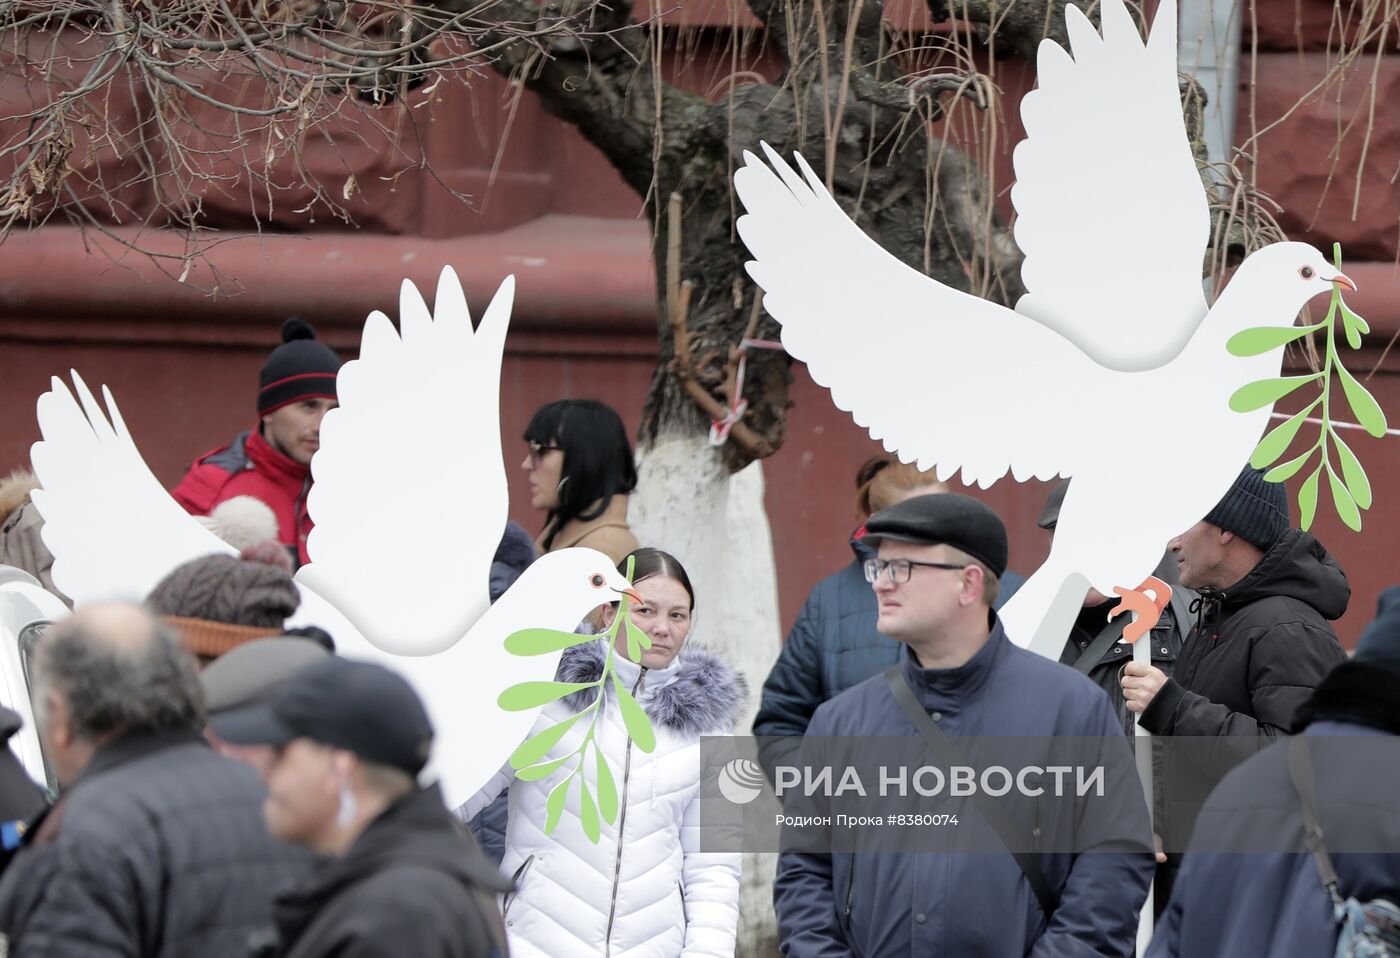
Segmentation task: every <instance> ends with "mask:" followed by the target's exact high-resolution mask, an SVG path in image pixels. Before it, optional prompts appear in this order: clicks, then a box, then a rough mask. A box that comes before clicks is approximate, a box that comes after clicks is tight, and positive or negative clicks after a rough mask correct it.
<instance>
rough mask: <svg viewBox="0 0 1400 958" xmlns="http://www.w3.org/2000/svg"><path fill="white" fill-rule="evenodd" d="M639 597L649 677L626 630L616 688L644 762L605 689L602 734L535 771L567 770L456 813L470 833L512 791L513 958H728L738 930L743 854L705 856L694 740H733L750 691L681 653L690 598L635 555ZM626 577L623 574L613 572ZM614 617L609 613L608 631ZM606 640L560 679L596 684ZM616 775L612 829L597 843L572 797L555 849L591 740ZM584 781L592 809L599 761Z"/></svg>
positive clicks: (649, 559)
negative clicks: (634, 712)
mask: <svg viewBox="0 0 1400 958" xmlns="http://www.w3.org/2000/svg"><path fill="white" fill-rule="evenodd" d="M629 558H633V559H635V567H634V569H633V588H634V589H635V590H636V591H637V592H638V593H639V594H640V595H641V597H642V598H643V599H644V600H645V602H644V603H639V604H634V607H633V608H632V609H631V617H632V621H633V623H634V624H635V625H637V626H638V627H639V628H640V629H642V630H643V631H644V632H645V633H646V635H647V637H648V638H649V639H650V640H651V648H649V649H645V650H643V651H642V656H641V663H640V664H638V663H636V662H633V661H632V660H630V659H629V658H628V657H627V638H626V636H627V630H626V629H625V628H623V629H619V630H618V640H617V643H616V655H615V656H614V658H613V661H614V664H615V669H616V672H617V677H618V679H620V680H621V682H622V684H623V685H624V686H625V687H626V688H627V689H628V691H629V692H631V694H632V696H633V697H634V698H635V699H636V700H637V702H638V703H639V704H640V705H641V706H642V708H643V710H645V712H646V713H647V715H648V717H649V718H650V719H651V724H652V728H653V729H654V731H655V737H656V745H655V748H654V749H652V751H650V752H645V751H643V750H642V749H641V748H639V747H638V746H637V745H636V743H635V742H633V740H632V737H631V736H630V735H629V734H628V731H627V726H626V724H625V722H624V720H623V717H622V713H621V710H620V706H619V704H618V696H617V693H616V691H615V690H614V689H613V688H611V687H610V686H611V684H612V683H611V682H609V683H604V689H605V692H604V700H603V706H602V708H601V709H600V710H599V711H600V713H601V714H598V715H597V721H596V722H593V721H591V720H590V719H591V717H592V716H591V715H585V716H580V717H579V718H578V719H577V720H576V721H574V722H573V724H572V725H571V726H570V727H569V729H568V731H567V732H566V733H564V735H563V737H562V738H561V739H560V740H559V742H558V743H557V744H555V745H554V746H553V747H552V748H551V749H550V750H549V753H548V754H547V755H546V756H545V757H544V758H543V759H541V760H540V761H541V762H542V763H548V762H550V761H554V760H556V759H567V760H566V761H564V762H563V764H562V765H561V766H560V767H559V768H557V769H555V770H554V771H553V772H552V773H551V774H550V775H548V776H547V777H545V778H543V779H540V780H536V781H525V780H521V779H516V778H515V777H514V773H513V772H512V771H511V769H510V768H509V767H507V768H505V769H502V771H501V773H500V774H498V775H497V776H496V777H495V778H494V779H493V780H492V781H491V783H490V784H489V785H488V786H487V787H486V788H485V789H483V790H482V791H481V792H480V793H478V794H477V795H476V796H474V797H473V798H472V799H471V800H470V801H469V802H468V803H467V804H466V805H464V806H463V807H462V808H461V809H459V810H458V814H459V815H460V816H461V817H462V818H463V819H464V820H469V819H470V818H471V817H472V816H474V815H475V814H476V812H477V811H479V810H480V809H482V808H484V807H485V806H486V805H487V804H489V803H490V802H491V801H492V800H493V799H494V798H495V797H496V796H497V795H498V794H500V792H501V790H502V789H504V788H507V787H509V789H510V799H509V803H510V811H509V820H508V824H507V826H506V853H505V859H504V861H503V862H502V869H503V870H504V871H505V872H506V873H507V874H512V875H514V884H515V888H514V890H513V891H511V892H510V893H508V894H507V895H505V896H504V897H503V898H502V900H501V911H502V916H503V918H504V920H505V924H506V933H507V935H508V936H509V939H510V952H511V955H512V958H575V956H579V958H582V956H589V955H598V956H603V958H677V956H684V958H700V956H717V958H718V956H724V958H732V956H733V954H734V941H735V932H736V928H737V926H738V921H739V910H738V902H739V862H740V856H739V854H737V853H734V854H727V853H719V852H705V851H701V850H700V844H701V843H700V741H699V740H700V736H701V735H707V734H728V733H730V732H732V731H733V730H734V725H735V723H736V722H737V720H738V718H739V714H740V712H741V711H742V709H743V705H744V702H745V701H746V699H747V689H746V687H745V684H744V680H743V678H742V677H741V676H740V675H739V674H738V673H736V672H735V671H734V670H733V669H731V668H730V667H729V666H728V665H726V664H725V663H724V662H723V661H722V660H720V659H719V657H718V656H716V655H714V654H713V653H711V652H709V651H707V650H705V649H702V648H695V647H693V648H685V647H684V646H685V641H686V637H687V636H688V634H689V632H690V624H691V618H692V615H693V614H694V609H695V596H694V590H693V589H692V588H691V585H690V580H689V578H688V577H687V576H686V574H685V570H684V569H683V568H682V567H681V565H680V563H679V562H677V561H676V560H675V559H674V558H672V557H671V556H669V555H667V554H666V553H664V552H661V551H659V550H656V549H638V550H637V551H635V552H634V553H632V555H631V556H630V557H629ZM618 568H619V569H620V570H622V571H623V572H624V573H625V572H626V568H627V560H626V559H624V560H623V561H622V563H621V564H620V565H619V566H618ZM615 615H616V609H615V607H610V608H608V609H606V610H605V611H604V618H603V626H604V628H605V629H606V628H608V627H609V626H611V625H612V621H613V617H614V616H615ZM607 652H608V650H607V647H606V645H605V642H604V640H602V639H595V640H593V641H591V642H586V643H584V644H582V645H577V646H574V647H572V648H569V649H566V650H565V651H564V653H563V655H562V657H561V659H560V664H559V670H558V674H557V679H558V680H559V681H562V682H596V681H597V680H598V678H599V676H601V675H602V673H603V669H604V667H605V662H606V659H607ZM597 694H598V692H597V690H596V689H584V690H582V691H579V692H575V693H573V694H572V695H569V696H566V697H565V698H563V699H561V700H559V701H556V702H553V703H551V704H549V705H547V706H545V708H544V709H543V710H542V711H541V713H540V719H539V721H538V722H537V723H536V725H535V728H534V730H533V731H532V733H531V737H533V736H534V735H536V734H539V733H540V732H543V731H545V730H546V729H549V728H552V727H554V726H557V725H559V724H560V723H563V722H568V721H569V720H570V719H572V718H574V716H576V715H579V713H582V712H588V711H590V708H589V707H590V706H592V705H593V703H594V700H595V699H596V696H597ZM590 729H592V730H593V736H594V739H595V741H596V742H597V743H598V745H599V746H600V747H601V749H602V752H603V754H604V755H605V756H606V757H607V761H608V764H609V766H610V767H611V768H612V769H613V772H614V782H615V789H616V793H617V798H618V814H617V817H616V820H615V821H614V822H613V823H611V824H609V823H608V822H606V821H604V820H603V819H602V818H601V816H599V817H598V822H599V825H600V828H601V835H600V838H599V840H598V842H597V843H596V844H595V843H594V842H591V841H590V840H589V839H588V837H587V836H586V834H585V832H584V828H583V823H582V821H581V819H580V817H579V811H580V808H581V805H580V797H579V789H578V784H577V783H574V784H573V785H572V786H571V787H570V789H569V801H568V802H567V803H566V806H565V809H564V811H563V813H562V817H561V818H560V820H559V823H558V825H557V827H556V828H555V829H554V832H553V834H552V835H546V834H545V832H544V824H545V820H546V817H547V815H548V810H547V807H546V802H547V799H548V796H549V794H550V792H551V791H552V790H553V789H554V787H555V786H556V785H558V784H559V783H560V782H562V781H563V780H564V779H565V778H566V777H567V776H568V775H569V774H570V772H571V771H572V770H573V769H574V768H576V767H577V766H578V762H579V759H578V758H577V757H575V758H568V757H569V756H573V755H575V753H576V752H578V750H579V748H580V747H581V746H582V745H583V740H584V738H585V736H587V735H588V733H589V730H590ZM583 754H584V759H583V762H584V777H585V778H586V780H587V782H588V785H589V788H590V791H591V792H592V794H593V795H594V796H597V794H598V790H597V782H598V773H597V761H596V758H597V756H596V753H595V752H594V750H593V748H592V747H591V746H590V747H588V748H586V749H585V750H584V753H583Z"/></svg>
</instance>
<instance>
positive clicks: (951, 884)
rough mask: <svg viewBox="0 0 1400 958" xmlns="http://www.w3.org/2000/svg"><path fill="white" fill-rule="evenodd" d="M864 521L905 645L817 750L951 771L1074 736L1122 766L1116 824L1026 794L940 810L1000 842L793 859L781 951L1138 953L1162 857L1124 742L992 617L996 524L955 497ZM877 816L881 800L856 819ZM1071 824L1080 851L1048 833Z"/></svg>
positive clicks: (1113, 794) (870, 955) (875, 583)
mask: <svg viewBox="0 0 1400 958" xmlns="http://www.w3.org/2000/svg"><path fill="white" fill-rule="evenodd" d="M866 529H867V531H866V538H867V541H871V542H873V543H875V544H876V545H877V547H878V553H877V556H876V557H875V558H872V559H869V560H868V561H867V562H866V564H865V576H866V579H867V580H868V581H869V582H870V583H871V585H872V588H873V589H874V590H875V594H876V597H877V600H878V606H879V620H878V624H877V627H878V628H879V630H880V632H881V633H883V634H885V635H887V636H889V637H890V638H893V639H895V640H897V641H899V642H901V643H903V645H904V646H905V647H906V648H905V651H904V654H903V655H902V656H901V659H900V661H899V663H898V664H897V665H896V666H894V667H893V668H891V669H890V670H888V671H887V672H885V673H883V674H880V675H877V676H875V677H874V678H871V679H869V680H867V681H866V682H863V683H861V684H860V685H857V686H855V687H854V688H851V689H849V690H847V691H846V692H843V693H842V694H840V695H838V696H836V697H835V698H833V699H831V700H830V701H828V702H826V703H825V704H823V705H822V706H821V707H820V708H818V709H817V712H816V714H815V715H814V716H813V718H812V722H811V725H810V726H809V727H808V729H807V739H808V740H809V742H810V741H817V740H833V741H847V742H849V741H850V740H851V739H852V738H859V740H860V741H861V742H863V743H864V742H869V743H870V745H869V747H870V748H874V747H875V746H876V744H877V741H876V739H875V738H867V737H879V738H890V737H909V738H914V740H915V742H916V743H917V742H918V738H917V737H922V739H923V741H924V743H926V744H927V747H928V752H923V751H922V750H920V749H915V750H913V751H912V752H911V754H913V755H919V756H922V757H923V764H933V765H937V766H941V767H943V768H949V767H950V766H953V765H963V764H965V762H963V761H957V759H959V758H962V757H963V756H962V755H961V754H959V753H962V752H975V751H976V750H977V749H978V747H979V746H978V740H979V739H982V740H985V739H986V738H987V737H999V738H1002V737H1004V738H1011V737H1026V736H1044V737H1048V736H1077V737H1081V738H1082V739H1083V740H1087V741H1091V742H1093V743H1095V744H1094V746H1093V747H1094V749H1095V750H1096V751H1095V754H1096V755H1100V756H1109V759H1108V764H1111V765H1114V767H1115V768H1116V769H1117V770H1118V773H1117V774H1115V773H1113V772H1110V773H1109V776H1108V777H1109V782H1108V786H1107V791H1108V793H1109V796H1110V797H1109V801H1111V802H1112V803H1113V804H1114V806H1115V808H1116V814H1110V815H1102V816H1100V815H1098V814H1097V813H1091V812H1088V811H1086V809H1085V806H1084V805H1081V804H1080V799H1078V798H1076V797H1073V796H1069V797H1064V798H1049V797H1044V798H1043V799H1042V798H1039V797H1037V798H1029V797H1027V796H1029V795H1034V791H1033V790H1031V791H1028V792H1026V793H1025V794H1024V795H1020V796H1013V797H1012V798H1010V799H1009V800H1007V801H1005V802H1002V801H1000V800H998V801H997V802H996V803H995V807H994V808H993V807H988V806H987V805H985V804H983V803H982V801H980V800H978V799H975V798H974V799H972V800H971V803H969V801H968V800H966V799H964V800H962V801H960V802H957V803H953V802H950V801H948V800H946V799H945V800H944V801H943V803H942V804H941V805H939V806H936V807H935V808H934V810H936V811H941V812H951V811H954V810H955V809H956V811H957V813H958V814H957V817H958V818H959V819H966V820H964V821H962V824H961V825H958V826H953V827H954V828H960V829H964V830H968V833H969V834H971V830H979V832H978V833H979V834H980V833H983V832H985V827H984V826H982V825H979V824H978V823H977V822H976V821H974V819H979V820H985V822H986V825H987V826H990V828H991V830H992V832H994V833H995V839H999V840H1000V844H999V845H997V846H996V847H994V848H981V849H979V850H978V851H976V852H972V853H963V852H954V851H940V852H912V851H911V852H905V851H903V850H902V849H899V850H894V851H890V852H881V853H878V854H876V853H870V852H864V851H859V850H856V851H851V852H846V851H835V852H833V853H831V854H824V853H813V852H808V851H785V852H784V853H783V854H782V856H781V857H780V859H779V866H778V880H777V884H776V886H775V890H774V899H775V903H776V905H777V911H778V922H779V934H780V937H781V942H782V949H783V953H784V954H785V955H788V956H789V958H807V956H818V955H837V954H841V955H845V954H858V955H864V956H867V958H881V956H896V955H898V956H908V955H923V954H928V955H933V954H949V955H1037V956H1039V955H1046V956H1048V955H1052V954H1053V955H1062V954H1086V955H1087V954H1100V955H1128V954H1131V953H1132V950H1133V942H1134V939H1135V936H1136V932H1137V923H1138V919H1137V915H1138V911H1139V910H1140V908H1141V906H1142V904H1143V902H1144V901H1145V900H1146V897H1147V886H1148V882H1149V880H1150V878H1151V874H1152V857H1151V854H1150V851H1149V847H1148V841H1149V840H1150V839H1149V835H1148V815H1147V809H1146V805H1145V803H1144V802H1143V797H1142V792H1141V790H1140V788H1139V787H1138V785H1137V780H1136V777H1135V775H1134V774H1133V772H1132V771H1131V760H1130V759H1129V758H1127V753H1128V746H1127V740H1126V739H1125V737H1124V735H1123V730H1122V726H1121V725H1120V724H1119V722H1118V719H1117V717H1116V716H1115V715H1114V714H1113V710H1112V708H1111V707H1110V705H1109V702H1108V699H1107V697H1106V696H1105V695H1104V694H1103V690H1102V689H1100V688H1098V687H1097V686H1096V685H1094V683H1093V682H1091V681H1090V680H1089V679H1088V678H1086V677H1085V676H1083V675H1081V674H1079V673H1077V672H1075V671H1074V670H1073V669H1071V668H1068V667H1066V666H1064V665H1061V664H1059V663H1057V662H1051V661H1049V660H1048V659H1044V658H1041V657H1039V656H1037V655H1034V654H1032V653H1030V652H1027V651H1026V650H1024V649H1021V648H1018V647H1016V646H1015V645H1013V644H1012V643H1011V641H1010V640H1009V639H1008V638H1007V636H1006V633H1005V632H1004V631H1003V629H1002V626H1001V622H1000V621H999V620H998V618H997V616H996V613H995V612H993V611H992V607H991V606H992V602H993V601H995V599H996V595H997V590H998V577H999V576H1000V575H1001V573H1002V572H1003V571H1004V570H1005V568H1006V561H1007V538H1006V529H1005V527H1004V526H1003V525H1002V522H1001V519H1000V518H998V517H997V515H996V514H995V513H994V512H992V511H991V510H990V509H989V508H987V507H986V506H985V505H983V504H981V503H979V502H977V501H976V500H975V499H971V498H969V497H967V496H962V495H958V494H955V493H947V494H944V495H937V496H923V497H919V498H915V499H910V500H907V501H905V502H902V503H900V504H898V505H895V506H892V507H890V508H889V509H886V510H884V511H882V512H879V513H877V514H876V515H874V516H872V517H871V519H870V521H869V523H868V524H867V526H866ZM1038 741H1039V742H1040V743H1042V744H1044V743H1046V742H1048V739H1046V738H1041V739H1039V740H1038ZM950 746H951V748H950ZM1037 747H1040V746H1037ZM862 748H864V746H862ZM974 764H975V763H974ZM1125 765H1126V767H1127V768H1128V771H1127V773H1126V775H1124V774H1122V769H1123V768H1124V766H1125ZM984 767H985V766H984ZM886 771H888V769H886ZM1013 771H1015V770H1013ZM836 772H837V777H838V778H839V777H840V775H841V770H839V769H838V770H836ZM1018 790H1019V789H1018ZM1003 794H1004V793H1003ZM785 811H789V812H791V811H793V809H792V806H786V807H785ZM879 812H880V806H879V805H875V804H872V805H868V806H866V807H864V808H863V809H862V813H863V814H865V813H868V814H870V815H878V814H879ZM1042 816H1046V817H1042ZM1061 816H1063V817H1064V818H1067V819H1070V820H1074V821H1079V822H1081V823H1093V824H1092V827H1091V828H1090V829H1086V830H1085V831H1086V832H1087V831H1092V832H1093V836H1094V837H1092V838H1088V837H1086V835H1085V834H1084V833H1083V832H1081V834H1080V835H1079V836H1077V837H1078V839H1079V840H1081V841H1082V842H1083V845H1082V851H1081V852H1080V853H1075V852H1072V851H1070V850H1069V849H1067V848H1064V847H1050V846H1049V845H1042V844H1041V842H1042V840H1043V839H1048V837H1049V836H1048V834H1047V835H1045V836H1042V831H1041V825H1042V824H1045V823H1046V821H1047V818H1054V819H1056V820H1060V818H1061ZM881 817H882V816H881ZM944 817H945V818H946V817H947V816H946V815H945V816H944ZM994 819H997V820H999V821H994ZM877 827H878V826H877ZM886 834H888V833H886ZM905 834H906V835H908V836H910V837H909V838H908V839H906V840H908V841H910V842H911V843H912V842H915V841H917V840H918V839H915V838H913V837H912V836H913V833H912V832H909V833H905ZM881 837H882V836H874V835H873V834H872V840H875V841H878V840H879V839H880V838H881ZM860 844H861V842H860V841H859V840H857V843H856V847H857V848H858V847H860ZM787 847H789V848H790V847H792V846H790V845H789V846H787ZM909 847H913V846H912V844H911V845H910V846H909ZM958 847H962V846H958ZM1090 847H1092V848H1093V849H1094V853H1092V854H1090V853H1087V852H1088V850H1089V848H1090ZM1042 849H1044V850H1045V851H1053V852H1056V854H1044V853H1042ZM1106 895H1111V896H1112V899H1111V901H1112V905H1111V907H1110V906H1109V905H1108V904H1107V902H1106V899H1105V896H1106Z"/></svg>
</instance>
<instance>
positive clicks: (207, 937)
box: [0, 729, 310, 958]
mask: <svg viewBox="0 0 1400 958" xmlns="http://www.w3.org/2000/svg"><path fill="white" fill-rule="evenodd" d="M264 794H265V792H264V789H263V786H262V783H261V782H259V781H258V776H257V773H255V772H254V771H253V770H252V769H251V768H249V767H248V766H247V765H244V764H242V763H239V762H235V761H233V760H232V759H228V758H224V757H223V756H221V755H219V754H217V753H216V752H214V751H213V750H212V749H211V748H209V746H208V745H207V744H205V742H204V739H203V738H202V737H201V736H200V734H199V733H198V732H197V731H195V730H194V729H187V730H177V731H170V732H163V733H158V734H128V735H125V736H122V737H120V738H118V739H117V740H115V741H113V742H112V743H110V744H108V745H106V746H104V747H103V748H102V749H101V750H99V751H98V753H97V755H96V756H94V758H93V759H92V761H91V762H90V763H89V764H88V766H87V768H86V769H85V770H84V771H83V773H82V774H81V775H80V776H79V777H78V779H77V780H76V781H75V782H74V783H73V785H72V786H70V787H69V788H68V789H67V790H66V791H65V792H64V794H63V797H62V798H61V799H60V800H59V801H58V803H57V804H56V805H55V806H54V807H53V808H52V809H51V810H50V811H49V812H48V814H47V815H45V816H44V817H42V818H41V819H39V820H38V821H37V822H36V823H35V824H34V826H33V827H32V828H31V829H30V830H29V832H28V833H27V834H26V836H25V846H24V847H23V848H22V849H21V850H20V853H19V854H18V855H17V856H15V859H14V861H13V862H12V863H11V865H10V867H9V868H8V869H7V870H6V872H5V878H4V881H3V882H0V930H2V931H3V932H4V934H5V936H6V938H7V939H8V941H9V950H8V954H9V955H10V956H12V958H13V956H29V955H32V956H44V958H68V956H71V958H102V956H118V955H119V956H132V958H135V956H141V958H190V956H194V955H198V956H199V958H222V956H229V958H235V956H236V958H242V956H244V955H246V954H247V951H248V945H249V942H250V940H253V939H254V938H256V937H258V936H260V935H266V933H267V929H268V927H269V925H270V923H271V905H272V896H273V895H274V894H275V892H276V891H277V889H278V888H279V887H280V886H281V885H283V884H285V883H288V882H295V881H296V880H298V879H299V878H300V877H301V876H302V875H304V874H305V872H306V868H307V866H308V865H309V863H310V862H309V857H308V856H306V855H305V854H302V853H300V852H297V851H295V850H293V849H291V848H290V847H287V846H284V845H282V844H281V843H279V842H276V841H274V840H273V839H272V838H270V837H269V836H268V834H267V829H266V827H265V826H264V825H263V818H262V803H263V797H264Z"/></svg>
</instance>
